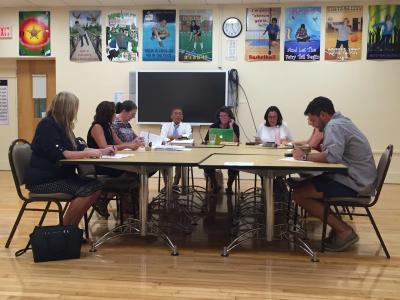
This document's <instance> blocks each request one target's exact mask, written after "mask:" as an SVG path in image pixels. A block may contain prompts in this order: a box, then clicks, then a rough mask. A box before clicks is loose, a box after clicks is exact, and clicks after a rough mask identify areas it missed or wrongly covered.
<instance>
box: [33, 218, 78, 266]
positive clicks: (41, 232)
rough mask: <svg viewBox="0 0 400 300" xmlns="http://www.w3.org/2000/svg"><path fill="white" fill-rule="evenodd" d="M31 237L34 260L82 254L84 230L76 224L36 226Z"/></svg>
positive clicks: (69, 257)
mask: <svg viewBox="0 0 400 300" xmlns="http://www.w3.org/2000/svg"><path fill="white" fill-rule="evenodd" d="M29 237H30V243H31V245H32V253H33V260H34V262H43V261H52V260H62V259H74V258H80V256H81V244H82V238H83V230H82V229H80V228H78V226H76V225H56V226H36V227H35V229H34V230H33V232H32V233H31V234H30V235H29Z"/></svg>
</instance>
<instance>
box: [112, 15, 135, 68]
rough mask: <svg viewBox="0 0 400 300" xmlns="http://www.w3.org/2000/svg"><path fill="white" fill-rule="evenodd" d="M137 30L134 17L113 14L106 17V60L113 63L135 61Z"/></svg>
mask: <svg viewBox="0 0 400 300" xmlns="http://www.w3.org/2000/svg"><path fill="white" fill-rule="evenodd" d="M137 48H138V29H137V23H136V15H135V14H133V13H131V12H123V11H119V12H114V13H110V14H108V15H107V25H106V51H107V58H108V60H110V61H114V62H129V61H136V60H137V57H138V50H137Z"/></svg>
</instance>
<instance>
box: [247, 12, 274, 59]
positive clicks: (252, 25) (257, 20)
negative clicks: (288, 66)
mask: <svg viewBox="0 0 400 300" xmlns="http://www.w3.org/2000/svg"><path fill="white" fill-rule="evenodd" d="M280 23H281V9H280V8H279V7H274V8H266V7H263V8H248V9H247V18H246V50H245V52H246V53H245V57H246V60H247V61H261V60H279V52H280V47H279V46H280V45H279V44H280V40H281V38H280V26H281V24H280Z"/></svg>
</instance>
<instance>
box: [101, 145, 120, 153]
mask: <svg viewBox="0 0 400 300" xmlns="http://www.w3.org/2000/svg"><path fill="white" fill-rule="evenodd" d="M100 151H101V154H102V155H115V153H117V148H116V147H115V146H109V147H106V148H103V149H100Z"/></svg>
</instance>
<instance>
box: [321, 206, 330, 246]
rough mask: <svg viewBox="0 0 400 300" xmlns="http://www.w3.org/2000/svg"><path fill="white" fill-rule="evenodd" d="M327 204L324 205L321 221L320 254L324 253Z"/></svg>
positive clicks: (327, 213)
mask: <svg viewBox="0 0 400 300" xmlns="http://www.w3.org/2000/svg"><path fill="white" fill-rule="evenodd" d="M329 211H330V208H329V204H328V203H324V219H323V220H322V222H323V223H322V237H321V252H324V251H325V238H326V227H327V226H328V215H329Z"/></svg>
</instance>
